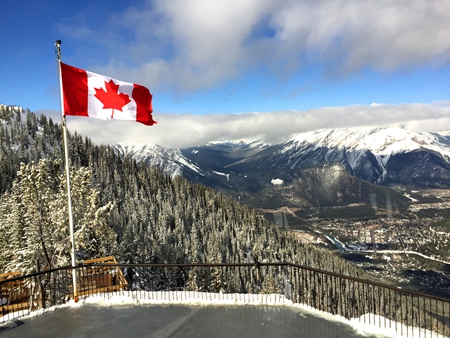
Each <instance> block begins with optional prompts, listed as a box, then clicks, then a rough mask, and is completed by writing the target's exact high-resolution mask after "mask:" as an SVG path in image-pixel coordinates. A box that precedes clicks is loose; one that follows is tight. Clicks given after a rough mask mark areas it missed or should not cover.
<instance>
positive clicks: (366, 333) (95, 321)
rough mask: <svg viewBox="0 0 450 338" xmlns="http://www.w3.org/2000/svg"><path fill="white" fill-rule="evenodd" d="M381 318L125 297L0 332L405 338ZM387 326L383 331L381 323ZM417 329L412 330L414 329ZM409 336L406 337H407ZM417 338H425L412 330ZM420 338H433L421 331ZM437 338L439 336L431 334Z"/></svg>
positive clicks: (285, 304) (86, 300)
mask: <svg viewBox="0 0 450 338" xmlns="http://www.w3.org/2000/svg"><path fill="white" fill-rule="evenodd" d="M380 320H382V321H383V320H384V319H383V318H375V316H373V315H369V314H367V318H360V319H354V320H350V321H349V320H346V319H344V318H341V317H338V316H333V315H331V314H327V313H324V312H321V311H317V310H314V309H311V308H309V307H307V306H303V305H298V304H293V303H292V302H291V301H290V300H288V299H287V298H286V297H284V296H283V295H278V294H272V295H261V294H221V293H203V292H184V291H179V292H172V291H167V292H144V293H143V292H142V291H140V292H132V291H129V292H126V291H125V292H120V293H109V294H98V295H92V296H89V297H83V298H82V299H81V300H80V301H79V302H78V303H74V302H73V301H70V302H69V303H67V304H64V305H61V306H57V307H53V308H50V309H47V310H46V311H42V310H40V311H36V312H33V313H30V314H29V315H28V316H25V317H21V318H20V320H16V321H9V322H4V323H3V324H2V325H1V326H0V335H1V337H2V338H9V337H49V338H52V337H62V336H64V337H110V338H115V337H121V338H122V337H126V338H131V337H214V338H219V337H258V338H262V337H322V338H327V337H349V338H352V337H400V333H401V332H399V333H395V328H396V326H395V323H392V325H388V327H389V326H390V327H391V328H390V329H389V328H388V329H385V328H379V326H380V325H378V322H379V321H380ZM381 326H383V327H384V323H383V325H381ZM410 329H411V328H410ZM405 333H406V332H403V334H404V336H405V335H406V334H405ZM409 336H414V337H419V333H418V332H417V331H416V332H414V333H413V332H412V331H411V332H409ZM420 337H431V335H430V332H423V331H421V334H420ZM433 337H436V333H434V334H433Z"/></svg>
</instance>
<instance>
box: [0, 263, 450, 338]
mask: <svg viewBox="0 0 450 338" xmlns="http://www.w3.org/2000/svg"><path fill="white" fill-rule="evenodd" d="M76 273H77V280H78V288H79V295H80V296H89V295H93V294H99V295H101V296H104V297H110V296H111V295H117V294H127V293H129V292H130V291H131V292H133V295H134V297H138V298H142V299H144V298H146V297H147V298H148V297H156V299H157V297H161V295H162V294H163V293H159V294H158V293H154V291H178V292H179V293H177V294H180V295H183V292H184V293H187V292H197V293H201V294H202V295H204V294H210V295H211V294H215V293H220V294H221V295H227V294H244V295H250V294H259V295H271V294H277V295H282V296H283V298H284V299H287V300H289V302H292V303H294V304H303V305H305V306H307V307H310V308H313V309H317V310H320V311H323V312H326V313H330V314H333V315H336V316H340V317H341V318H346V319H348V320H356V321H358V322H360V323H365V324H369V325H375V326H377V327H380V328H390V329H393V330H395V331H396V332H397V333H398V334H401V335H403V336H406V337H442V336H443V337H450V299H444V298H439V297H433V296H429V295H426V294H421V293H418V292H414V291H408V290H404V289H401V288H396V287H392V286H389V285H385V284H381V283H374V282H369V281H367V280H363V279H358V278H352V277H349V276H345V275H339V274H335V273H331V272H327V271H323V270H319V269H315V268H310V267H306V266H302V265H297V264H291V263H258V264H256V265H255V264H250V263H249V264H120V263H119V264H117V263H115V264H109V263H108V264H88V265H80V266H77V267H76ZM0 291H1V294H0V301H1V303H0V304H1V305H0V321H3V322H4V321H7V320H12V319H14V318H18V317H21V316H23V315H25V314H28V313H29V311H34V310H37V309H42V308H48V307H51V306H55V305H59V304H64V303H66V302H67V301H68V300H70V299H71V298H73V288H72V268H71V267H61V268H57V269H52V270H48V271H43V272H39V273H35V274H31V275H27V276H20V277H14V278H9V279H6V280H3V281H0ZM149 292H150V293H149ZM177 297H178V296H177ZM263 298H264V297H262V298H261V299H263Z"/></svg>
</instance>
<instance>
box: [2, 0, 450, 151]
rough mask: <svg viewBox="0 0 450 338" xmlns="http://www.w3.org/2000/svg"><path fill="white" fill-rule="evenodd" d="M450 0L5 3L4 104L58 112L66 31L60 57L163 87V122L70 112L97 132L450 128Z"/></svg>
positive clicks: (119, 135) (198, 135)
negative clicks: (96, 117) (99, 117)
mask: <svg viewBox="0 0 450 338" xmlns="http://www.w3.org/2000/svg"><path fill="white" fill-rule="evenodd" d="M449 8H450V0H395V1H394V0H392V1H390V0H386V1H379V0H366V1H360V0H345V1H344V0H342V1H341V0H285V1H279V0H246V1H242V0H226V1H225V0H223V1H219V0H217V1H211V0H192V1H184V0H173V1H162V0H161V1H144V0H142V1H117V0H108V1H71V2H68V1H67V2H66V1H50V0H43V1H32V0H30V1H24V0H17V1H4V2H3V3H2V4H1V11H0V13H1V14H0V16H1V17H0V18H1V20H0V43H1V46H2V53H0V61H1V63H0V69H1V75H2V81H1V82H0V103H2V104H7V105H20V106H22V107H23V108H29V109H30V110H31V111H34V112H37V113H45V114H48V115H50V116H53V117H54V118H55V119H56V120H57V119H58V111H59V96H58V90H59V89H58V79H57V72H56V61H55V55H54V43H55V40H57V39H60V40H62V45H61V49H62V60H63V61H64V62H66V63H68V64H70V65H73V66H75V67H78V68H83V69H86V70H90V71H93V72H96V73H100V74H104V75H108V76H111V77H114V78H117V79H120V80H124V81H129V82H134V83H139V84H142V85H145V86H148V87H149V88H150V90H151V92H152V93H153V95H154V101H153V106H154V110H155V111H154V118H155V120H157V121H158V124H157V125H155V126H153V127H145V126H136V125H135V124H131V123H128V122H125V123H124V122H120V123H122V124H120V125H118V124H117V123H116V121H106V122H105V121H92V119H86V118H71V117H69V118H68V125H69V128H70V129H71V130H77V131H78V132H79V133H81V134H83V135H86V136H90V137H92V138H93V139H94V141H96V142H102V143H119V142H127V141H130V142H138V141H139V142H145V143H157V144H160V145H162V146H166V147H183V146H192V145H196V144H203V143H206V142H208V141H211V140H221V139H223V140H224V139H235V138H237V139H239V138H258V137H261V138H264V139H266V140H267V141H269V142H275V141H279V140H283V139H286V138H289V137H291V136H292V135H293V134H295V133H299V132H304V131H310V130H314V129H319V128H336V127H358V126H367V125H369V124H370V125H372V124H373V125H376V126H378V125H380V126H383V125H401V126H404V127H406V128H408V129H412V130H427V131H435V130H436V131H437V130H450V121H449V120H448V118H447V116H450V114H449V112H450V111H449V106H450V104H449V95H450V86H449V85H450V26H449V24H448V23H449V22H450V9H449ZM374 103H376V104H374ZM149 128H150V129H149ZM99 129H101V132H99Z"/></svg>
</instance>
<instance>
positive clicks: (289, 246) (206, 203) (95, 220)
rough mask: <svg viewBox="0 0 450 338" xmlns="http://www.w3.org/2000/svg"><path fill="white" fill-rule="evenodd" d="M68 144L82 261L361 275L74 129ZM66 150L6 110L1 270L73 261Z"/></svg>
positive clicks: (1, 118) (57, 135)
mask: <svg viewBox="0 0 450 338" xmlns="http://www.w3.org/2000/svg"><path fill="white" fill-rule="evenodd" d="M105 123H107V122H105ZM68 148H69V157H70V162H71V183H72V200H73V213H74V225H75V237H76V243H77V247H76V253H77V259H79V260H83V259H88V258H94V257H100V256H106V255H114V256H115V257H116V259H117V261H119V262H122V263H252V262H255V261H259V262H292V263H297V264H303V265H307V266H311V267H316V268H321V269H324V270H329V271H333V272H337V273H342V274H346V275H351V276H355V277H362V276H363V275H364V272H362V271H361V270H360V269H358V267H356V266H354V265H351V264H350V263H348V262H346V261H345V260H343V259H341V258H340V257H338V256H336V255H334V254H331V253H330V252H328V251H327V252H325V251H321V250H320V249H317V248H315V247H313V246H309V245H305V244H302V243H300V242H299V241H298V240H297V239H295V238H293V237H291V236H289V235H288V234H287V233H285V232H283V231H281V230H279V229H278V228H277V227H276V226H274V225H273V224H270V223H269V222H268V221H266V220H265V219H264V218H263V217H262V216H260V215H259V214H258V213H256V212H255V211H254V210H252V209H250V208H249V207H247V206H245V205H241V204H239V203H238V202H237V201H235V200H234V199H232V198H230V197H227V196H225V195H223V194H221V193H217V192H215V191H213V190H212V189H210V188H207V187H205V186H202V185H198V184H193V183H191V182H189V181H187V180H186V179H183V178H171V177H168V176H164V175H163V174H161V173H160V172H159V171H158V169H155V168H148V167H146V166H145V165H144V164H141V163H136V162H135V161H134V160H131V159H129V158H121V157H118V156H117V155H116V154H115V153H114V150H113V149H112V148H111V147H109V146H104V145H95V144H93V142H92V141H91V140H89V139H87V138H85V139H83V138H82V137H81V136H80V135H78V134H76V133H75V134H69V143H68ZM62 149H63V147H62V130H61V126H60V125H59V124H56V123H54V122H53V121H52V120H51V119H49V118H47V117H46V116H44V115H40V116H37V115H35V114H34V113H32V112H30V111H26V110H22V109H21V108H20V107H12V106H2V105H0V178H1V180H0V193H1V197H0V245H1V247H2V250H1V253H0V272H6V271H16V270H20V271H23V272H25V273H29V272H32V271H37V270H43V269H48V268H54V267H57V266H62V265H68V264H69V262H70V254H69V252H70V251H69V229H68V212H67V196H66V190H65V189H66V188H65V184H66V183H65V175H64V164H63V163H64V162H63V160H62V159H63V152H62Z"/></svg>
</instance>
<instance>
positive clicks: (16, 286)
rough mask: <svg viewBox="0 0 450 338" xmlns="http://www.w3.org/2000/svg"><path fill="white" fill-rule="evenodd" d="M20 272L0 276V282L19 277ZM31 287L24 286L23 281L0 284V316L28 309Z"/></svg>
mask: <svg viewBox="0 0 450 338" xmlns="http://www.w3.org/2000/svg"><path fill="white" fill-rule="evenodd" d="M21 275H22V272H21V271H14V272H7V273H2V274H0V281H2V282H3V281H7V280H8V279H12V278H15V277H20V276H21ZM30 296H31V287H30V286H27V285H25V280H16V281H11V282H7V283H2V284H0V316H3V315H4V314H6V313H9V312H14V311H20V310H25V309H28V308H29V304H30V302H29V300H30Z"/></svg>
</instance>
